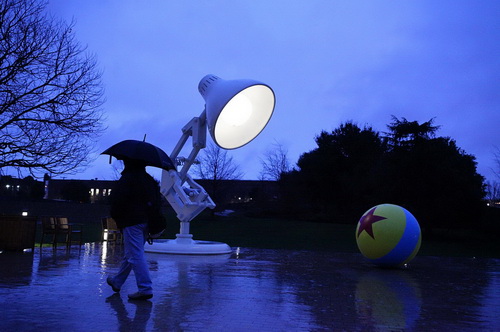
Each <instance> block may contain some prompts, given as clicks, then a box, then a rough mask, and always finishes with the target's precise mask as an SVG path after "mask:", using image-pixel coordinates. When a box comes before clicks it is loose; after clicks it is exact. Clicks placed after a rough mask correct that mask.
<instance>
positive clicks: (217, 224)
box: [165, 217, 500, 258]
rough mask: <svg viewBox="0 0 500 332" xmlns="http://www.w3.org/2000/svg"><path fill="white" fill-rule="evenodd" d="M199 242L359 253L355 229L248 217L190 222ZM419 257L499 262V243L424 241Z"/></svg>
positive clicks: (170, 234)
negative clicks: (477, 259) (446, 257)
mask: <svg viewBox="0 0 500 332" xmlns="http://www.w3.org/2000/svg"><path fill="white" fill-rule="evenodd" d="M169 220H171V222H170V223H169V230H168V232H167V234H166V235H165V237H166V238H175V233H177V232H178V231H179V225H178V223H177V222H175V221H174V220H175V219H169ZM190 227H191V233H192V234H193V236H194V239H196V240H210V241H220V242H225V243H227V244H229V245H230V246H232V247H257V248H267V249H295V250H325V251H339V252H359V250H358V247H357V244H356V237H355V232H356V225H346V224H332V223H315V222H307V221H297V220H282V219H257V218H247V217H216V218H200V219H196V220H194V221H192V222H191V226H190ZM419 255H425V256H464V257H497V258H500V241H495V240H494V238H493V236H487V237H485V236H483V237H481V236H475V237H474V238H473V239H471V238H464V237H455V238H453V237H448V238H447V239H445V238H443V237H435V236H433V237H430V236H428V237H426V235H423V237H422V245H421V247H420V251H419Z"/></svg>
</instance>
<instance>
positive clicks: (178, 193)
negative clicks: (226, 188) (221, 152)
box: [145, 75, 275, 254]
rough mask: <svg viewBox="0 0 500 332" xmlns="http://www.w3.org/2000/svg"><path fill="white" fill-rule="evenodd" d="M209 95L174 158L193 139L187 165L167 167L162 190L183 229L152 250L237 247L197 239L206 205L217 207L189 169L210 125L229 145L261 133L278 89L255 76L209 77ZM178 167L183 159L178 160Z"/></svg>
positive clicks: (203, 85) (203, 87) (204, 88)
mask: <svg viewBox="0 0 500 332" xmlns="http://www.w3.org/2000/svg"><path fill="white" fill-rule="evenodd" d="M198 90H199V92H200V94H201V95H202V96H203V98H204V99H205V110H204V111H203V112H202V113H201V115H200V116H199V117H195V118H193V119H192V120H191V121H189V122H188V123H187V124H186V125H185V126H184V128H182V136H181V138H180V140H179V142H178V143H177V145H176V146H175V148H174V150H173V151H172V153H171V155H170V158H171V159H172V160H173V161H174V163H177V162H178V160H179V159H180V158H179V152H180V151H181V150H182V148H183V147H184V145H185V144H186V142H187V140H188V139H189V137H191V138H192V150H191V153H190V154H189V156H188V157H187V158H185V159H184V158H183V159H182V169H181V170H180V171H178V170H170V171H166V170H164V171H163V172H162V177H161V192H162V194H163V195H164V196H165V197H166V198H167V200H168V202H169V203H170V205H171V206H172V207H173V208H174V210H175V212H176V213H177V217H178V218H179V220H180V223H181V226H180V232H179V234H177V238H176V239H174V240H166V241H162V242H154V243H153V244H152V245H150V246H148V245H147V246H146V248H145V249H146V251H147V252H156V253H171V254H226V253H229V252H231V249H230V248H229V246H228V245H227V244H225V243H220V242H211V241H196V240H193V236H192V235H191V234H190V233H189V222H190V221H191V220H192V219H193V218H194V217H196V216H197V215H198V214H199V213H200V212H202V211H203V210H204V209H205V208H211V209H213V208H214V207H215V204H214V202H213V201H212V199H211V198H210V196H209V195H208V194H207V192H206V191H205V190H204V189H203V187H201V186H200V185H199V184H198V183H196V182H195V181H194V180H193V179H192V178H191V176H190V175H189V174H188V170H189V168H190V167H191V165H192V164H193V162H194V161H195V159H196V156H197V155H198V152H199V151H200V150H201V149H203V148H204V147H205V145H206V132H207V128H208V130H209V132H210V135H211V136H212V138H213V140H214V142H215V143H216V144H217V145H218V146H219V147H221V148H223V149H237V148H239V147H242V146H243V145H245V144H247V143H249V142H250V141H252V140H253V139H254V138H255V137H257V136H258V135H259V134H260V132H261V131H262V130H263V129H264V127H265V126H266V124H267V123H268V122H269V119H270V118H271V115H272V114H273V111H274V105H275V96H274V92H273V90H272V89H271V88H270V87H269V86H267V85H265V84H263V83H260V82H257V81H253V80H231V81H228V80H222V79H220V78H219V77H217V76H214V75H207V76H205V77H204V78H203V79H202V80H201V81H200V83H199V85H198ZM176 166H177V164H176Z"/></svg>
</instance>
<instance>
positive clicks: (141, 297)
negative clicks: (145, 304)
mask: <svg viewBox="0 0 500 332" xmlns="http://www.w3.org/2000/svg"><path fill="white" fill-rule="evenodd" d="M152 297H153V294H144V293H141V292H136V293H132V294H128V299H129V300H149V299H150V298H152Z"/></svg>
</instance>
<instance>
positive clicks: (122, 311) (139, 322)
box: [106, 293, 153, 331]
mask: <svg viewBox="0 0 500 332" xmlns="http://www.w3.org/2000/svg"><path fill="white" fill-rule="evenodd" d="M106 302H107V303H109V304H110V305H111V308H113V309H114V310H115V312H116V318H117V319H118V324H119V330H120V331H146V330H147V328H146V325H147V323H148V321H149V318H150V317H151V310H152V308H153V303H151V302H150V301H134V302H133V303H134V304H135V305H136V306H137V307H136V308H135V315H134V318H133V319H132V318H130V317H129V313H128V311H127V309H126V308H125V304H124V303H123V301H122V299H121V297H120V295H119V294H117V293H115V294H113V295H111V296H110V297H108V298H107V299H106Z"/></svg>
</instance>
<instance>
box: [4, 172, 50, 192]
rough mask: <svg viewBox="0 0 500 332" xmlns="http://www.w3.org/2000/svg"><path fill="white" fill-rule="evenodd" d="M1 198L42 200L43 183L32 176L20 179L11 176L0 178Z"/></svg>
mask: <svg viewBox="0 0 500 332" xmlns="http://www.w3.org/2000/svg"><path fill="white" fill-rule="evenodd" d="M0 196H1V197H9V198H42V196H43V183H42V182H40V181H36V180H35V179H33V177H31V176H27V177H25V178H24V179H18V178H15V177H12V176H10V175H2V176H0Z"/></svg>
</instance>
